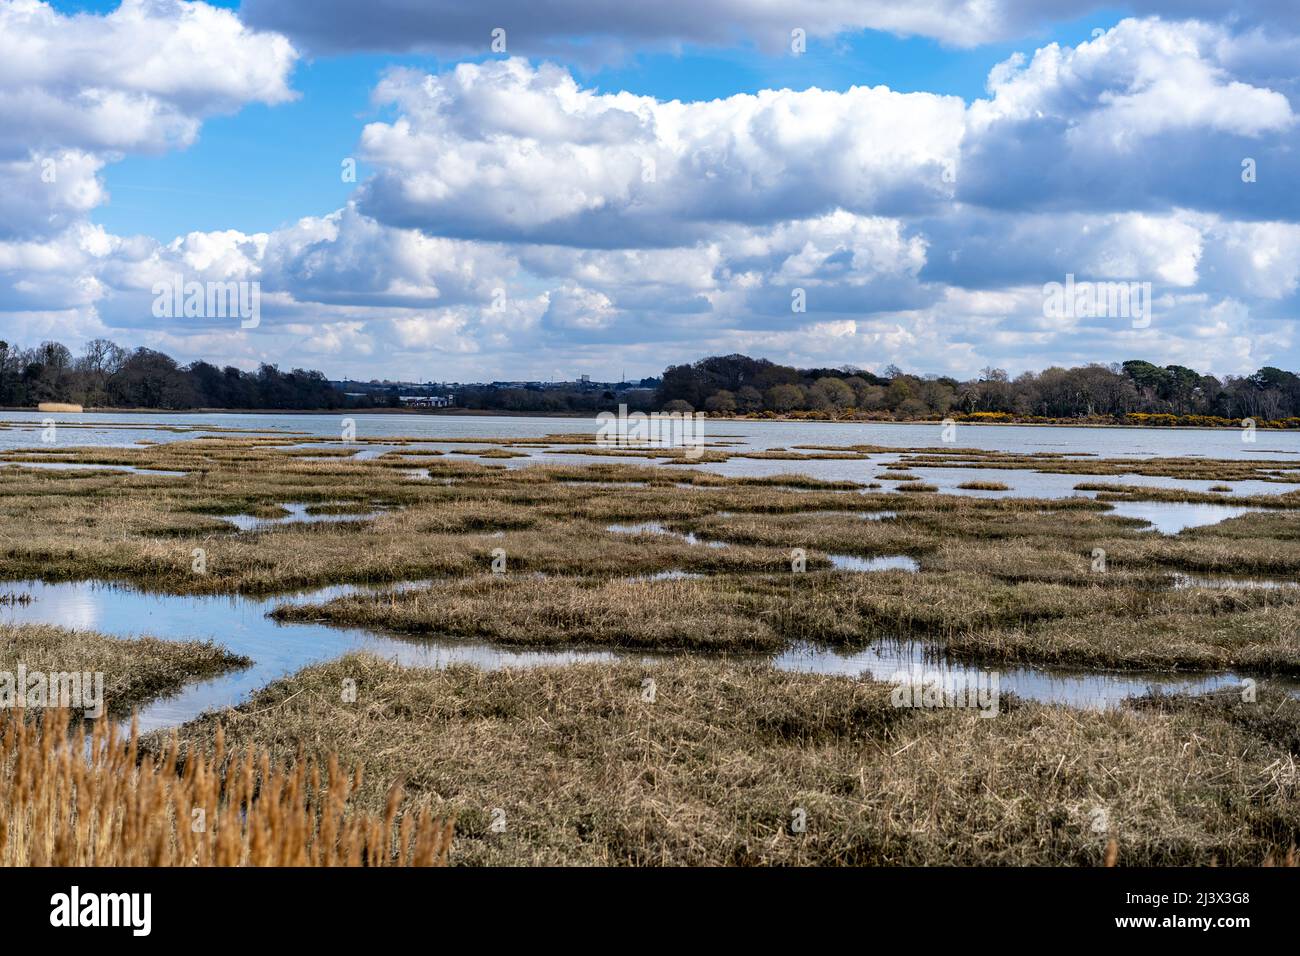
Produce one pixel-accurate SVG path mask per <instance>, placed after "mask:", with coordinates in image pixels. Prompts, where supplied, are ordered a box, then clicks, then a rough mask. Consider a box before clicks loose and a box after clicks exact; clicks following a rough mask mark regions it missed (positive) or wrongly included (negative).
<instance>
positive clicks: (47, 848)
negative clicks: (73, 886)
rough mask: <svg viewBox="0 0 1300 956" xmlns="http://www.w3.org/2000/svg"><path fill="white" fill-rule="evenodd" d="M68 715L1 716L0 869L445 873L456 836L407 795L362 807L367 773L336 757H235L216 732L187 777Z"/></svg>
mask: <svg viewBox="0 0 1300 956" xmlns="http://www.w3.org/2000/svg"><path fill="white" fill-rule="evenodd" d="M68 726H69V723H68V714H67V712H59V711H53V712H50V713H47V714H46V715H45V716H44V719H43V720H39V721H37V720H24V719H23V718H22V717H19V716H15V715H13V714H12V713H11V712H3V713H0V864H3V865H5V866H442V865H445V864H446V862H447V855H448V852H449V850H450V848H451V839H452V824H451V822H450V821H446V820H442V819H434V818H433V817H432V816H431V815H430V813H429V810H428V807H427V806H425V807H424V808H422V809H421V810H420V811H419V812H418V813H413V812H410V811H407V812H405V813H404V812H402V810H403V807H402V802H403V800H402V786H401V784H400V783H398V784H394V785H393V786H392V787H390V788H389V790H388V795H387V799H386V801H385V806H384V810H383V812H382V813H375V812H365V811H361V810H358V809H357V808H356V807H355V806H354V803H355V801H354V795H355V793H356V792H357V791H358V790H359V789H360V788H361V787H362V785H363V773H362V770H361V768H360V767H358V768H357V769H356V770H355V771H354V772H352V773H346V772H344V771H343V770H342V769H341V768H340V766H339V761H338V758H337V757H336V756H335V755H333V754H330V755H329V756H328V757H327V758H325V759H324V760H323V761H317V760H314V759H312V758H302V756H301V754H300V755H299V759H296V760H292V761H284V762H280V761H276V760H273V759H272V758H271V756H270V754H269V753H268V752H267V751H266V750H265V749H263V748H261V747H256V746H251V745H250V746H249V747H248V748H247V749H245V750H244V751H242V753H234V752H232V753H229V754H228V753H227V752H226V747H225V736H224V733H223V732H222V731H221V730H220V729H219V730H218V732H217V734H216V738H215V745H214V747H213V748H212V750H211V751H210V752H209V753H208V754H206V755H196V754H193V753H190V754H188V755H187V759H186V760H185V761H184V763H183V765H181V763H180V760H179V747H178V745H177V742H176V738H175V737H174V736H173V737H172V738H171V741H170V743H169V745H168V746H167V747H166V749H165V750H164V751H162V753H161V754H160V756H159V757H158V759H155V758H154V756H153V755H151V754H148V753H146V754H144V755H143V757H141V756H140V741H139V733H138V730H137V728H136V725H135V724H134V722H133V723H132V727H131V732H130V736H129V738H127V739H125V740H123V739H121V737H120V736H119V733H118V730H117V725H116V723H113V722H110V721H96V722H94V723H93V729H92V730H91V731H90V734H89V736H87V733H86V725H85V723H83V722H81V721H78V722H76V724H75V725H74V726H73V728H72V729H71V731H66V730H65V728H67V727H68Z"/></svg>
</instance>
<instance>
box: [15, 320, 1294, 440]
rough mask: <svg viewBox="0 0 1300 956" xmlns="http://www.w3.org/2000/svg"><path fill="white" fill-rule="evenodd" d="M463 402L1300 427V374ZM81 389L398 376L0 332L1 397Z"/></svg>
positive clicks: (1165, 371)
mask: <svg viewBox="0 0 1300 956" xmlns="http://www.w3.org/2000/svg"><path fill="white" fill-rule="evenodd" d="M454 395H455V399H456V405H457V407H460V408H468V409H483V410H492V411H505V412H512V411H514V412H542V413H545V412H552V413H556V412H570V413H579V414H590V413H594V412H599V411H604V410H608V409H613V408H615V407H617V406H618V405H619V404H626V405H628V406H629V407H631V408H632V409H634V410H644V411H650V410H655V409H661V410H665V411H703V412H708V413H710V414H714V415H754V416H791V417H808V418H856V419H869V420H870V419H882V420H902V421H908V420H916V419H934V418H942V417H947V416H952V417H957V418H965V419H976V420H980V419H983V420H989V421H998V420H1065V419H1085V420H1095V421H1130V422H1142V423H1149V424H1162V423H1173V422H1174V421H1179V422H1184V423H1186V422H1190V423H1195V422H1196V421H1197V420H1202V419H1203V420H1205V421H1206V422H1207V423H1215V422H1216V420H1224V421H1226V420H1241V419H1244V418H1251V419H1255V420H1257V421H1260V422H1264V421H1272V422H1284V423H1287V424H1291V425H1294V426H1296V427H1300V376H1297V375H1296V374H1295V373H1294V372H1287V371H1284V370H1282V369H1278V368H1272V367H1267V368H1261V369H1260V370H1258V371H1257V372H1254V373H1253V374H1251V375H1243V376H1232V375H1228V376H1225V377H1223V378H1222V379H1219V378H1216V377H1215V376H1213V375H1202V374H1200V373H1199V372H1197V371H1196V370H1194V369H1190V368H1186V367H1185V366H1182V365H1166V366H1164V367H1160V366H1156V365H1153V364H1151V363H1150V362H1144V361H1140V360H1137V359H1134V360H1130V361H1127V362H1123V363H1120V364H1115V365H1099V364H1092V365H1081V366H1077V367H1075V368H1056V367H1053V368H1048V369H1045V370H1043V371H1041V372H1025V373H1023V374H1021V375H1017V376H1016V377H1015V378H1011V377H1010V376H1008V375H1007V373H1006V372H1004V371H1003V370H1001V369H996V368H986V369H984V370H983V372H981V373H980V375H979V376H977V377H976V378H973V379H970V380H968V381H959V380H958V379H955V378H950V377H947V376H937V375H924V376H918V375H910V374H907V373H905V372H903V371H902V370H901V369H898V368H896V367H895V366H892V365H891V366H889V367H888V368H886V369H885V370H884V372H883V373H882V374H880V375H877V374H874V373H872V372H867V371H864V370H862V369H858V368H854V367H852V366H845V367H842V368H811V369H798V368H793V367H791V366H788V365H778V364H776V363H774V362H770V361H768V360H767V359H755V358H750V357H749V356H746V355H721V356H712V357H710V358H705V359H701V360H699V361H698V362H694V363H692V364H689V365H673V366H669V367H668V369H666V370H665V371H664V374H663V377H662V378H661V379H642V380H641V381H640V382H637V383H619V384H617V385H614V384H599V383H595V384H593V383H585V382H584V383H577V382H575V383H568V384H561V385H537V384H531V385H527V386H518V385H505V384H498V385H463V386H458V387H455V388H454ZM40 402H74V403H76V404H79V405H83V406H86V407H106V406H107V407H118V408H160V409H185V408H247V409H256V408H266V409H296V410H314V409H335V408H366V407H391V406H394V405H397V404H399V400H398V393H397V389H396V387H393V388H389V389H385V390H379V391H372V392H370V393H367V394H365V395H361V396H354V395H347V394H344V393H343V392H342V391H341V390H340V389H338V388H336V387H334V386H333V385H331V384H330V382H329V381H328V380H327V379H326V378H325V376H324V374H322V373H321V372H318V371H314V370H305V369H298V368H295V369H293V370H292V371H289V372H282V371H280V369H279V368H278V367H277V366H275V365H262V366H261V367H260V368H259V369H258V370H257V371H256V372H245V371H241V370H240V369H237V368H234V367H232V366H226V367H225V368H218V367H217V366H215V365H212V364H210V363H208V362H202V361H199V362H191V363H190V364H189V365H184V366H182V365H179V364H178V363H177V362H176V361H175V360H174V359H172V358H171V357H170V356H168V355H165V354H163V353H162V352H157V351H154V350H153V349H147V348H137V349H134V350H131V351H128V350H126V349H123V348H121V347H120V346H118V345H116V344H114V343H113V342H110V341H108V340H107V339H95V340H94V341H92V342H89V343H87V345H86V347H85V349H84V351H83V352H82V354H81V355H79V356H74V355H73V354H72V352H71V351H70V350H69V349H68V348H67V347H66V346H64V345H62V344H60V343H58V342H43V343H41V344H40V345H39V346H37V347H35V348H30V349H23V348H18V347H17V346H13V345H11V344H10V343H8V342H4V341H0V405H7V406H20V407H28V406H32V405H36V404H38V403H40Z"/></svg>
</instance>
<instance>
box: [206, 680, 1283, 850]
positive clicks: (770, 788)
mask: <svg viewBox="0 0 1300 956" xmlns="http://www.w3.org/2000/svg"><path fill="white" fill-rule="evenodd" d="M345 679H347V680H355V681H356V682H357V688H358V698H357V701H356V703H354V704H347V703H344V702H342V701H341V700H340V696H339V693H338V687H339V685H340V683H341V682H342V681H343V680H345ZM648 680H653V682H654V685H653V686H654V694H653V700H650V699H648V698H647V697H646V691H645V688H646V687H647V686H648V685H647V684H646V682H647V681H648ZM1288 701H1289V698H1285V697H1284V696H1283V695H1276V696H1275V695H1273V694H1272V693H1270V692H1269V691H1268V690H1267V688H1263V689H1262V690H1261V696H1260V704H1259V706H1260V708H1261V712H1262V711H1263V710H1265V709H1266V710H1267V711H1268V713H1270V714H1271V715H1272V716H1271V717H1270V718H1268V719H1267V720H1261V721H1257V722H1254V723H1251V722H1249V721H1243V720H1239V719H1233V718H1230V717H1228V716H1225V715H1222V714H1218V713H1213V712H1206V711H1198V710H1195V709H1180V708H1176V707H1171V708H1169V709H1166V710H1160V709H1151V708H1147V709H1144V710H1136V709H1133V710H1119V711H1110V712H1083V713H1080V712H1073V711H1070V710H1068V709H1066V708H1059V707H1044V706H1037V705H1030V704H1016V703H1015V702H1014V701H1008V700H1005V699H1004V701H1003V704H1002V710H1001V712H1000V713H999V715H998V716H997V717H995V718H992V719H986V718H981V717H978V716H976V715H975V714H974V713H972V712H970V711H960V710H951V709H950V710H929V711H920V710H911V709H901V708H896V707H894V706H893V705H892V703H891V700H890V688H889V686H888V685H884V684H876V683H872V682H870V681H859V680H854V679H850V678H844V677H826V676H820V675H807V674H789V673H781V672H777V671H775V670H773V669H771V668H770V667H765V666H760V665H746V664H728V663H725V662H717V661H705V660H699V659H681V660H674V661H667V662H657V663H654V664H643V665H638V664H631V663H626V664H613V665H595V664H593V665H581V666H574V667H567V668H540V669H524V670H506V671H481V670H477V669H474V668H469V667H455V668H451V669H448V670H438V671H432V670H420V669H408V668H402V667H398V666H396V665H394V664H391V663H388V662H384V661H380V660H377V659H375V658H369V657H365V656H353V657H348V658H344V659H342V660H339V661H335V662H333V663H330V664H326V665H321V666H318V667H312V668H309V669H307V670H305V671H303V672H301V673H299V674H298V675H296V676H295V677H293V678H291V679H289V680H286V681H283V682H280V683H277V684H275V685H272V686H271V687H269V688H267V689H266V690H265V691H264V692H262V693H261V694H260V695H259V696H258V697H257V698H256V699H255V700H253V701H251V702H250V703H249V704H248V705H247V706H246V707H245V708H242V709H241V711H239V712H237V713H236V714H232V715H227V716H225V717H221V716H217V715H213V716H211V717H208V718H204V719H202V720H201V721H198V722H195V723H194V724H191V725H188V726H187V727H186V728H185V732H184V736H183V744H184V747H185V748H186V752H187V753H188V752H195V751H197V752H199V753H207V752H210V750H211V748H212V747H213V743H214V739H215V735H216V734H217V733H218V732H219V731H220V730H221V729H224V731H225V733H226V735H227V738H228V740H229V741H230V743H231V744H232V745H235V746H240V747H242V746H245V745H247V744H254V745H256V746H260V747H265V748H267V749H268V750H269V751H270V752H271V753H272V754H273V755H276V754H292V753H295V752H296V751H297V748H298V746H299V741H304V740H305V741H309V742H310V743H309V745H308V746H309V750H308V755H309V756H310V754H311V753H312V751H313V749H314V748H331V749H337V751H338V752H339V755H340V759H342V760H345V761H347V760H356V761H359V762H361V763H363V764H364V765H365V766H366V769H367V776H366V779H367V781H370V782H369V783H367V784H365V785H363V787H362V789H361V791H360V792H359V793H358V795H357V796H358V800H359V801H360V804H361V805H362V806H364V807H366V808H368V809H370V810H371V811H372V812H378V811H379V809H380V808H382V806H383V805H384V801H385V799H386V794H385V791H384V788H383V786H382V784H381V783H380V782H381V781H383V780H385V779H389V778H391V777H392V776H395V775H397V774H402V775H403V776H404V777H405V779H406V781H407V784H408V787H409V789H410V791H411V793H412V795H413V797H414V798H415V799H416V800H417V802H420V804H421V805H422V806H423V805H425V803H426V802H427V805H429V806H430V807H431V808H432V812H433V813H435V814H447V815H452V814H454V815H455V817H456V819H457V821H458V822H457V842H456V849H455V852H454V853H453V855H452V862H453V863H461V864H493V865H496V864H507V865H514V864H597V865H608V864H629V865H676V864H684V865H716V864H741V865H750V864H802V865H813V864H825V865H843V864H870V865H882V864H908V865H1063V864H1064V865H1070V864H1083V865H1096V864H1099V863H1102V862H1104V861H1105V859H1106V854H1107V846H1108V844H1110V843H1111V841H1114V842H1115V844H1116V845H1117V846H1118V859H1117V862H1118V863H1119V864H1120V865H1204V864H1210V863H1219V864H1227V865H1259V864H1260V863H1262V862H1264V861H1265V860H1267V859H1270V858H1271V857H1276V856H1278V855H1284V854H1285V852H1286V849H1287V848H1288V847H1290V846H1291V845H1292V844H1294V843H1295V842H1296V841H1297V838H1298V837H1300V800H1297V792H1296V787H1297V783H1296V780H1295V778H1294V775H1292V776H1288V775H1287V773H1286V772H1285V766H1286V762H1287V761H1288V760H1292V759H1293V750H1290V749H1288V748H1289V747H1291V746H1293V744H1290V743H1288V741H1291V740H1293V739H1294V736H1295V734H1296V733H1297V727H1298V726H1300V723H1298V722H1297V721H1298V715H1297V704H1296V702H1294V701H1290V702H1288ZM1280 766H1281V767H1282V768H1283V770H1282V772H1279V767H1280ZM1292 766H1293V764H1292ZM494 811H499V812H496V813H494ZM797 811H802V816H803V819H804V821H805V822H806V827H805V829H804V831H803V832H797V830H796V829H795V828H794V827H792V821H793V820H794V819H795V814H796V812H797ZM1098 820H1102V821H1104V825H1102V826H1100V827H1099V826H1098V822H1097V821H1098ZM497 821H499V822H503V823H504V824H505V829H504V831H501V830H500V829H499V827H498V828H495V829H494V827H493V823H494V822H497ZM1111 852H1112V853H1114V852H1115V850H1114V849H1113V848H1112V850H1111Z"/></svg>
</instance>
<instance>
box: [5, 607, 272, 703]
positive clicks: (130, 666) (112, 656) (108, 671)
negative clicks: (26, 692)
mask: <svg viewBox="0 0 1300 956" xmlns="http://www.w3.org/2000/svg"><path fill="white" fill-rule="evenodd" d="M250 663H252V662H251V661H249V659H248V658H246V657H242V656H240V655H238V654H232V653H230V652H229V651H227V650H226V649H225V648H223V647H221V646H220V645H218V644H214V643H212V642H211V641H203V642H200V641H185V642H179V641H161V640H158V639H157V638H151V637H142V638H137V639H133V640H122V639H119V638H114V637H108V636H106V635H103V634H96V633H95V632H93V631H84V630H70V629H68V628H62V627H51V626H49V625H45V624H0V671H6V672H8V673H11V674H13V673H16V672H17V671H18V668H19V665H23V666H25V667H26V669H27V671H28V673H31V672H35V671H41V672H44V673H46V674H50V673H57V672H66V673H86V672H90V673H95V672H100V673H102V674H103V675H104V687H103V690H104V703H105V705H106V707H107V708H108V713H109V714H110V715H112V716H117V717H122V716H126V715H128V714H130V712H131V709H132V708H133V707H137V706H140V705H142V704H144V703H146V702H148V701H150V700H153V699H155V698H157V697H160V696H162V695H164V694H167V693H171V692H174V691H176V690H178V689H179V688H180V687H181V686H182V685H184V684H186V683H188V682H190V681H192V680H200V679H203V678H206V677H215V676H216V675H218V674H221V673H224V672H226V671H229V670H232V669H234V668H238V667H246V666H247V665H248V664H250Z"/></svg>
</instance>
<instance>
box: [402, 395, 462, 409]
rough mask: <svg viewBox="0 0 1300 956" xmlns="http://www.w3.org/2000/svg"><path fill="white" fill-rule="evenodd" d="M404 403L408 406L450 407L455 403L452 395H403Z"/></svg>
mask: <svg viewBox="0 0 1300 956" xmlns="http://www.w3.org/2000/svg"><path fill="white" fill-rule="evenodd" d="M399 397H400V400H401V402H402V404H403V405H405V406H406V407H408V408H450V407H451V406H452V405H454V404H455V399H454V396H451V395H402V396H399Z"/></svg>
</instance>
